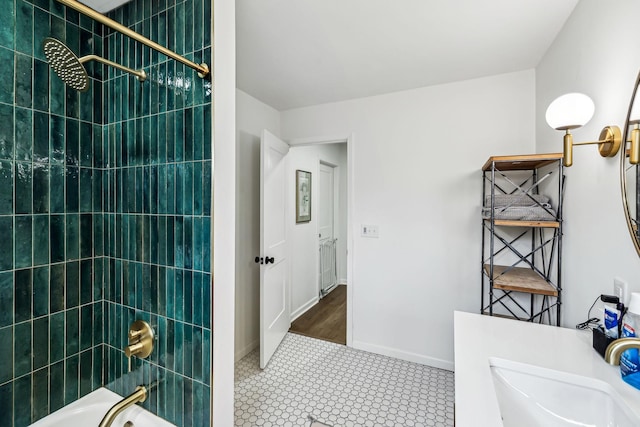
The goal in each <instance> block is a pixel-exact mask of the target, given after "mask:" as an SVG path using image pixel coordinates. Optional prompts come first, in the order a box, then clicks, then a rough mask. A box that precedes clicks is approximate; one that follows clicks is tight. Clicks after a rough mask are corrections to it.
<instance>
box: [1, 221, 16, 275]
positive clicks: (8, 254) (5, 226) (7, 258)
mask: <svg viewBox="0 0 640 427" xmlns="http://www.w3.org/2000/svg"><path fill="white" fill-rule="evenodd" d="M0 231H1V233H2V235H3V236H12V235H13V218H12V217H0ZM2 249H3V250H2V251H0V272H2V271H7V270H12V269H13V265H14V264H13V239H11V238H10V239H7V240H6V241H5V242H4V244H3V248H2Z"/></svg>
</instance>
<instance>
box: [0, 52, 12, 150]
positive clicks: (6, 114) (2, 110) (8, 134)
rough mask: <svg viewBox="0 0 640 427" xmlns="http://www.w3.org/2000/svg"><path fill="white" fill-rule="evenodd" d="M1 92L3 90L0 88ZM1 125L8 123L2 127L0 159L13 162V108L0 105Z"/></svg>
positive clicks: (0, 132) (0, 131) (0, 130)
mask: <svg viewBox="0 0 640 427" xmlns="http://www.w3.org/2000/svg"><path fill="white" fill-rule="evenodd" d="M0 50H1V49H0ZM0 60H1V58H0ZM0 80H1V79H0ZM0 85H1V83H0ZM1 90H2V88H0V91H1ZM0 123H8V125H5V126H2V127H0V159H8V160H12V157H13V151H14V145H15V143H14V137H13V132H14V130H13V123H14V110H13V107H12V106H10V105H5V104H0Z"/></svg>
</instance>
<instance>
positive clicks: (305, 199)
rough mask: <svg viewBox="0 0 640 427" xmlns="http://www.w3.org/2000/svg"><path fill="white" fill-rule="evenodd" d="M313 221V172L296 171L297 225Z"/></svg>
mask: <svg viewBox="0 0 640 427" xmlns="http://www.w3.org/2000/svg"><path fill="white" fill-rule="evenodd" d="M309 221H311V172H306V171H301V170H296V223H300V222H309Z"/></svg>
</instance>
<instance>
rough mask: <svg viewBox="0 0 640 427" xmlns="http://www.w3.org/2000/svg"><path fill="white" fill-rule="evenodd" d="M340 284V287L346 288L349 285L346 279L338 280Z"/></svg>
mask: <svg viewBox="0 0 640 427" xmlns="http://www.w3.org/2000/svg"><path fill="white" fill-rule="evenodd" d="M338 284H340V285H345V286H346V284H347V279H346V278H345V279H338Z"/></svg>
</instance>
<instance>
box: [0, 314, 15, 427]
mask: <svg viewBox="0 0 640 427" xmlns="http://www.w3.org/2000/svg"><path fill="white" fill-rule="evenodd" d="M7 311H9V310H7ZM0 342H2V343H4V345H2V346H0V384H2V383H4V382H7V381H9V380H11V379H12V378H13V346H12V345H11V344H9V343H13V327H12V326H9V327H4V328H0ZM1 399H2V396H1V395H0V400H1ZM0 408H3V409H4V408H6V406H0ZM2 412H4V410H2V411H0V420H1V419H2V415H1V414H2ZM2 425H7V424H2ZM9 425H11V424H9Z"/></svg>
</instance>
